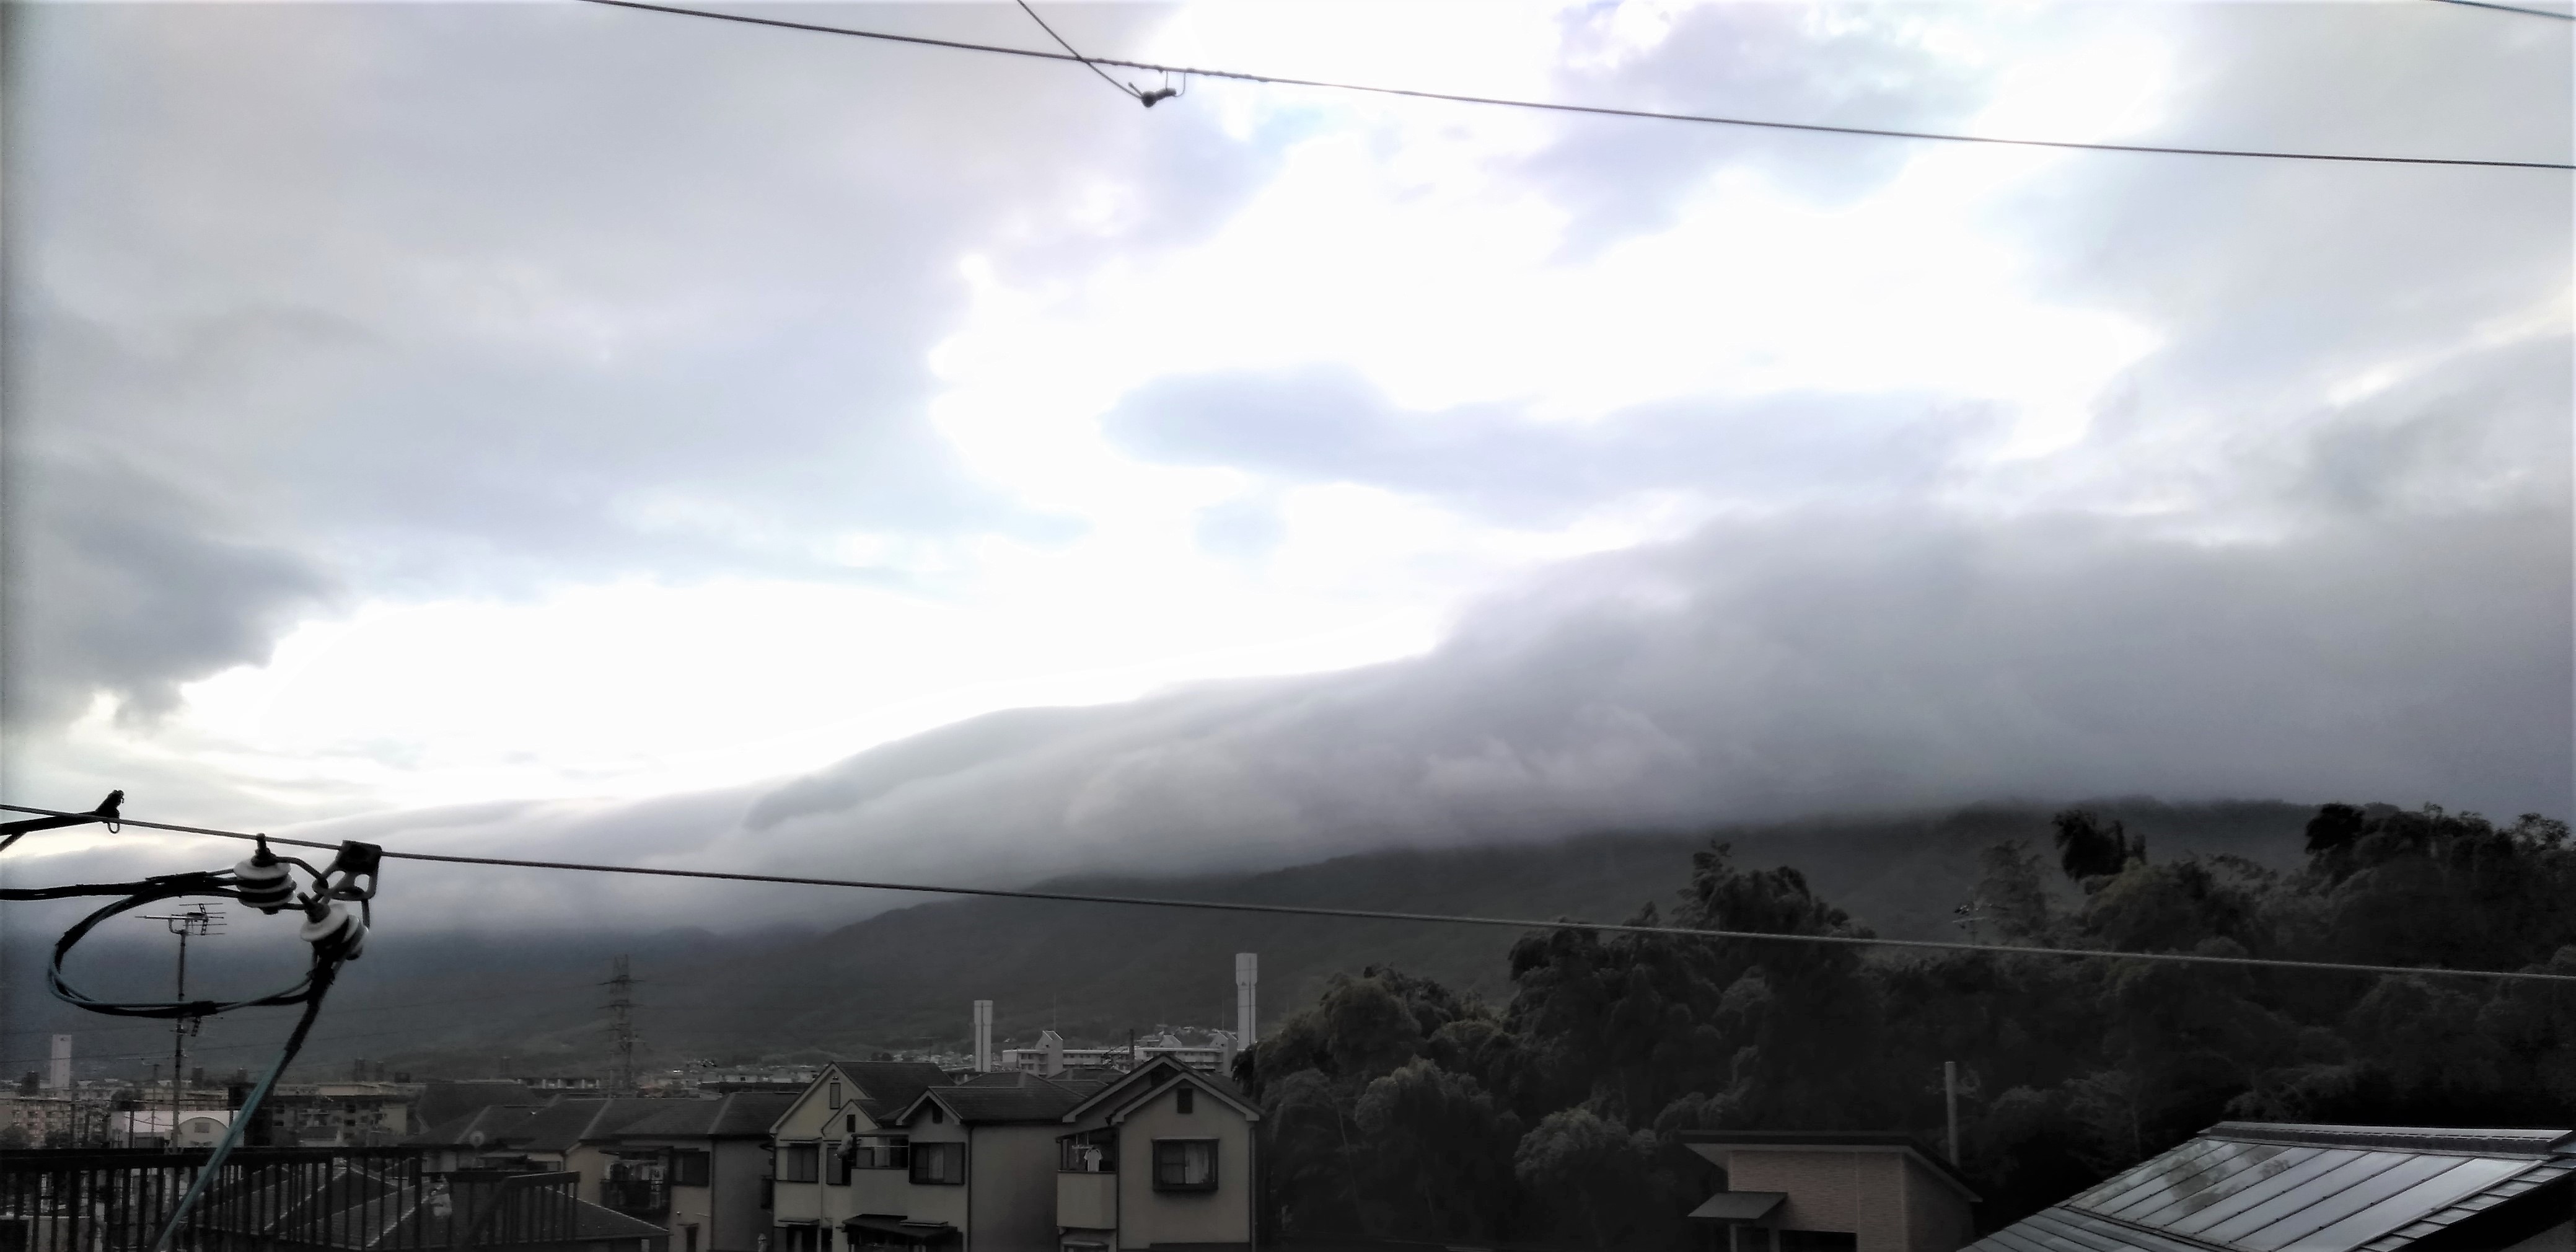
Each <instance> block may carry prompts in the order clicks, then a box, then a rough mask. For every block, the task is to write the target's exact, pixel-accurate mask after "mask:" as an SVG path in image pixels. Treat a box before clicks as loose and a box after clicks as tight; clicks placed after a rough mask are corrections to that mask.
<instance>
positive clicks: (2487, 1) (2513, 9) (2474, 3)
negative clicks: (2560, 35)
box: [2435, 0, 2576, 22]
mask: <svg viewBox="0 0 2576 1252" xmlns="http://www.w3.org/2000/svg"><path fill="white" fill-rule="evenodd" d="M2435 2H2436V3H2439V4H2456V5H2459V6H2460V7H2462V8H2465V9H2493V10H2495V11H2496V12H2498V13H2520V14H2522V15H2524V16H2526V17H2554V18H2557V19H2558V20H2559V21H2562V22H2576V13H2559V12H2556V11H2553V10H2550V9H2526V8H2524V7H2522V6H2521V5H2518V4H2497V3H2495V0H2435Z"/></svg>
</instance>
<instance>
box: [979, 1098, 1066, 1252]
mask: <svg viewBox="0 0 2576 1252" xmlns="http://www.w3.org/2000/svg"><path fill="white" fill-rule="evenodd" d="M1063 1129H1064V1127H1063V1126H1061V1125H1058V1124H1056V1123H1053V1122H1044V1123H1038V1124H1034V1125H1025V1126H1020V1125H999V1126H976V1127H973V1128H972V1129H971V1131H970V1134H971V1135H972V1139H971V1140H970V1141H971V1142H972V1143H973V1145H974V1146H973V1148H972V1149H970V1151H969V1153H968V1158H967V1164H966V1183H967V1190H968V1192H969V1193H970V1198H971V1203H972V1207H971V1208H970V1210H969V1213H970V1215H971V1217H972V1220H973V1225H971V1226H969V1227H968V1228H967V1231H966V1252H1018V1250H1019V1249H1024V1248H1039V1249H1045V1248H1052V1247H1054V1246H1055V1226H1056V1219H1055V1188H1054V1187H1052V1186H1050V1185H1048V1184H1049V1183H1051V1182H1053V1181H1054V1179H1055V1165H1056V1151H1055V1137H1056V1134H1057V1132H1059V1131H1061V1130H1063Z"/></svg>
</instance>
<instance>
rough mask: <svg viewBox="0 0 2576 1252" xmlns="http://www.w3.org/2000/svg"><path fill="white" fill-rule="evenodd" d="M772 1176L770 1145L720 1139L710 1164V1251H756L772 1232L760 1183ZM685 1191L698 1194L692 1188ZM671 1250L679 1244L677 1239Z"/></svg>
mask: <svg viewBox="0 0 2576 1252" xmlns="http://www.w3.org/2000/svg"><path fill="white" fill-rule="evenodd" d="M768 1176H769V1145H768V1144H766V1143H763V1142H761V1141H760V1140H758V1139H719V1140H716V1141H715V1155H714V1157H713V1159H711V1160H709V1161H708V1162H707V1187H706V1191H705V1195H706V1207H705V1209H703V1210H701V1211H703V1212H705V1213H706V1214H707V1227H706V1233H705V1236H704V1237H705V1239H706V1242H705V1243H703V1244H701V1245H700V1246H701V1247H702V1248H704V1249H706V1250H707V1252H756V1249H758V1248H759V1247H760V1240H761V1236H763V1235H766V1234H768V1233H769V1210H767V1209H764V1208H762V1207H760V1188H761V1186H762V1183H761V1180H762V1179H764V1178H766V1177H768ZM685 1190H689V1191H696V1190H698V1188H695V1187H689V1188H685ZM671 1246H672V1248H674V1249H675V1250H676V1249H678V1248H679V1247H680V1246H681V1245H680V1241H679V1238H678V1236H676V1235H675V1236H674V1237H673V1239H672V1243H671Z"/></svg>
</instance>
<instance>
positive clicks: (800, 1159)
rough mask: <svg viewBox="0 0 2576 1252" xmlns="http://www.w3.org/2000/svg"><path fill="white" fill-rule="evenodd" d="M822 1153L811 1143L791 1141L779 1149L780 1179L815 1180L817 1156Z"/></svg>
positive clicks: (794, 1180) (795, 1180) (788, 1180)
mask: <svg viewBox="0 0 2576 1252" xmlns="http://www.w3.org/2000/svg"><path fill="white" fill-rule="evenodd" d="M821 1155H822V1154H821V1153H820V1152H818V1151H817V1150H816V1149H815V1145H813V1144H810V1143H790V1144H785V1145H782V1146H781V1147H780V1148H779V1149H778V1181H780V1182H812V1181H814V1171H815V1166H816V1165H817V1164H818V1162H817V1161H816V1159H815V1158H817V1157H819V1156H821Z"/></svg>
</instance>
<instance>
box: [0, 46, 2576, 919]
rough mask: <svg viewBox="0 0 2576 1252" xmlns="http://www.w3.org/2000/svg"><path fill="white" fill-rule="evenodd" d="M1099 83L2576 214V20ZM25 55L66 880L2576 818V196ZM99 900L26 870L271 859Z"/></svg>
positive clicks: (552, 903) (1014, 865) (1285, 857)
mask: <svg viewBox="0 0 2576 1252" xmlns="http://www.w3.org/2000/svg"><path fill="white" fill-rule="evenodd" d="M741 11H746V12H759V13H763V14H771V15H780V16H786V17H789V18H791V19H794V20H800V21H807V22H822V23H837V24H844V25H854V26H865V27H869V28H873V29H880V30H887V31H896V32H904V33H912V34H919V35H927V36H934V37H941V38H952V39H963V40H973V41H985V42H994V43H1005V44H1010V45H1014V46H1022V47H1043V46H1046V35H1045V33H1044V32H1043V31H1040V30H1038V29H1037V28H1036V26H1035V25H1034V24H1033V23H1032V22H1031V21H1030V20H1029V18H1028V16H1027V15H1026V14H1024V13H1022V12H1021V11H1020V10H1019V9H1018V8H1016V7H1009V6H1001V5H990V4H939V5H926V6H890V5H842V4H824V3H811V4H798V5H774V6H769V7H766V8H758V9H743V10H741ZM1041 12H1043V13H1044V14H1045V15H1046V16H1047V19H1048V21H1049V22H1050V23H1051V24H1053V25H1054V26H1055V28H1056V29H1057V30H1058V31H1059V32H1061V33H1062V34H1063V35H1064V36H1065V37H1066V38H1067V39H1069V40H1071V41H1072V42H1073V43H1074V45H1075V46H1076V47H1079V48H1082V49H1084V50H1085V51H1088V52H1093V53H1096V54H1099V55H1105V56H1118V57H1125V58H1131V59H1140V60H1149V61H1158V62H1168V63H1180V64H1187V65H1202V66H1212V67H1224V68H1234V69H1243V70H1252V71H1258V72H1263V73H1271V74H1280V75H1289V76H1295V77H1302V78H1311V79H1327V80H1341V81H1354V82H1365V83H1377V84H1386V85H1394V86H1404V87H1412V88H1421V89H1428V90H1438V91H1449V92H1460V93H1469V94H1479V95H1494V96H1513V97H1527V98H1539V99H1548V100H1562V101H1575V102H1582V103H1588V104H1599V105H1609V106H1617V107H1625V108H1639V109H1650V110H1667V111H1682V112H1693V113H1714V114H1729V115H1739V116H1749V117H1761V118H1776V119H1782V120H1794V121H1809V122H1824V123H1832V124H1840V125H1855V126H1878V127H1897V128H1906V129H1930V130H1950V131H1960V132H1970V133H1977V134H1990V135H1999V136H2014V137H2034V138H2050V139H2067V140H2080V141H2108V142H2120V143H2143V144H2167V145H2188V146H2205V147H2224V148H2265V149H2295V150H2302V151H2321V152H2347V153H2371V154H2392V155H2440V156H2461V157H2487V158H2500V159H2519V160H2540V161H2566V160H2569V159H2570V151H2571V147H2576V142H2572V141H2571V130H2570V116H2571V105H2576V81H2571V71H2570V65H2571V60H2576V58H2571V56H2570V53H2571V46H2570V44H2571V36H2570V26H2571V24H2570V23H2565V22H2557V21H2549V20H2545V19H2539V18H2530V17H2520V16H2515V15H2512V14H2506V13H2500V12H2496V11H2492V10H2479V9H2473V8H2464V7H2458V6H2449V5H2440V4H2432V3H2410V2H2406V0H2386V2H2381V3H2367V4H2362V3H2350V4H2346V3H2311V4H2285V5H2267V4H2209V3H2171V4H2152V5H2151V4H2117V5H2115V4H2099V3H2079V4H1977V5H1968V4H1934V3H1907V4H1874V5H1813V6H1807V5H1788V4H1771V3H1740V4H1724V5H1679V4H1658V3H1581V4H1543V3H1536V2H1530V3H1520V2H1517V0H1515V2H1513V3H1506V4H1493V3H1473V4H1436V3H1411V2H1407V0H1395V2H1392V3H1377V2H1373V3H1368V4H1334V3H1316V2H1312V0H1306V2H1300V3H1295V4H1261V3H1207V4H1185V5H1179V6H1165V7H1149V6H1144V5H1111V6H1099V5H1046V6H1042V8H1041ZM8 20H9V21H10V22H11V24H12V25H11V27H10V30H9V35H10V46H9V48H8V53H7V55H8V57H9V58H10V62H11V64H10V66H9V69H10V73H9V75H8V79H9V87H8V90H9V99H8V101H7V105H8V108H7V113H8V117H7V122H6V124H7V127H8V131H7V134H6V136H5V139H6V154H7V155H6V159H7V174H8V177H7V179H6V184H7V185H6V187H5V193H4V194H5V195H6V197H7V201H6V205H5V210H6V214H7V218H8V221H9V227H8V230H7V231H6V235H5V240H0V244H5V256H4V257H0V262H5V270H4V271H0V272H4V273H5V281H0V297H5V302H6V308H5V313H6V337H5V340H4V341H0V350H5V361H0V364H5V367H6V368H5V379H0V388H5V390H0V416H5V422H6V426H5V437H6V438H5V444H4V445H0V453H4V454H5V459H0V472H4V473H5V482H0V487H5V493H6V494H5V508H6V517H5V521H6V527H5V531H6V533H5V536H0V542H5V553H0V555H5V560H6V565H5V569H0V573H5V578H0V593H5V595H4V596H0V610H5V626H6V632H5V638H0V704H5V722H6V725H5V730H6V732H7V733H6V741H5V751H0V792H5V793H6V796H7V799H8V801H9V802H14V803H26V804H37V805H45V806H62V807H86V806H88V805H89V804H92V803H95V802H96V800H97V798H98V796H99V795H102V794H104V793H105V792H106V791H107V790H108V789H109V788H111V787H122V788H124V789H126V790H127V791H128V793H129V795H130V797H131V798H130V800H129V802H128V811H129V812H130V813H132V814H133V815H135V816H138V817H148V818H153V819H157V820H170V821H178V822H184V823H189V824H209V825H218V826H236V827H255V828H258V829H264V830H287V829H293V830H297V831H301V832H307V833H311V834H313V835H315V836H317V837H325V838H339V837H369V838H378V839H381V840H383V841H385V842H386V843H388V844H389V845H392V846H399V847H411V848H419V849H424V850H448V851H477V852H486V853H496V854H505V855H519V856H545V857H553V856H574V855H579V856H583V857H593V858H598V859H619V860H625V861H630V862H637V863H651V864H660V865H697V866H714V867H727V868H757V869H760V870H763V871H766V872H789V873H795V872H804V873H825V874H865V875H866V876H870V877H896V876H907V875H908V876H912V877H916V878H922V879H943V880H949V881H961V882H966V881H972V882H979V883H1009V882H1026V881H1030V880H1033V879H1035V878H1040V877H1044V876H1047V875H1050V874H1057V873H1064V872H1072V871H1078V870H1120V871H1134V870H1146V871H1152V870H1159V869H1174V870H1177V869H1205V868H1217V867H1233V866H1266V865H1278V864H1287V863H1294V862H1297V861H1302V860H1311V859H1315V858H1317V857H1321V856H1325V855H1331V854H1335V853H1339V852H1346V851H1354V850H1361V849H1366V848H1374V847H1384V846H1396V845H1442V844H1456V843H1468V842H1480V841H1494V840H1504V839H1520V838H1543V837H1548V836H1551V835H1559V834H1566V833H1573V832H1576V831H1580V830H1586V829H1594V828H1599V827H1603V826H1637V825H1653V826H1676V825H1680V826H1687V825H1694V824H1707V823H1715V822H1724V821H1738V820H1764V819H1769V818H1778V817H1788V816H1796V815H1801V814H1808V813H1819V812H1837V811H1855V810H1877V809H1891V808H1905V807H1911V806H1935V805H1944V804H1957V803H1965V802H1971V801H1976V800H1982V799H1991V798H1998V797H2006V796H2012V797H2029V798H2035V799H2041V800H2075V799H2081V798H2085V797H2091V796H2108V795H2154V796H2159V797H2163V798H2167V799H2175V800H2189V799H2206V798H2222V797H2236V798H2280V799H2287V800H2292V801H2297V802H2318V801H2324V800H2334V799H2343V800H2356V801H2360V800H2379V801H2389V802H2394V803H2401V804H2408V805H2412V804H2418V803H2427V802H2432V803H2441V804H2445V805H2447V806H2450V807H2453V808H2470V809H2477V810H2480V811H2484V812H2488V813H2491V814H2495V815H2498V816H2505V817H2509V816H2511V815H2513V814H2517V813H2522V812H2527V811H2542V812H2547V813H2550V814H2553V815H2557V816H2565V815H2567V813H2568V812H2569V810H2570V808H2571V803H2570V801H2571V799H2576V783H2571V763H2576V718H2571V692H2576V622H2572V621H2571V603H2576V579H2571V573H2570V569H2571V561H2570V558H2571V551H2570V548H2571V544H2570V522H2571V519H2570V499H2571V485H2570V466H2571V457H2576V448H2571V436H2570V429H2571V422H2570V418H2571V413H2570V408H2571V369H2576V365H2571V338H2570V332H2571V299H2570V291H2571V285H2570V262H2571V255H2570V237H2571V211H2576V204H2571V197H2570V177H2569V175H2567V174H2566V173H2564V172H2558V171H2533V170H2511V169H2453V168H2423V167H2406V166H2379V165H2356V164H2341V163H2326V162H2307V161H2265V160H2248V159H2223V158H2208V157H2180V156H2158V155H2143V154H2109V153H2091V152H2068V151H2054V150H2046V149H2034V148H2018V147H1993V146H1977V145H1964V144H1941V143H1928V142H1916V141H1901V140H1888V139H1872V138H1858V137H1847V136H1831V135H1816V134H1799V133H1789V132H1780V131H1764V130H1748V129H1741V128H1732V127H1722V126H1708V125H1693V124H1683V123H1674V122H1661V121H1650V120H1639V119H1627V118H1610V117H1583V116H1572V115H1566V114H1556V113H1540V112H1531V111H1519V110H1509V109H1496V108H1478V107H1472V106H1465V105H1456V104H1446V103H1438V102H1431V101H1422V100H1409V99H1399V98H1391V97H1385V96H1368V95H1356V94H1350V93H1337V92H1329V91H1322V90H1315V89H1304V88H1287V87H1276V86H1262V85H1255V84H1244V83H1233V82H1227V81H1222V80H1215V79H1209V78H1203V77H1189V78H1184V79H1175V80H1171V81H1170V82H1169V83H1168V84H1167V83H1166V81H1165V79H1164V78H1163V77H1162V76H1160V75H1155V74H1139V73H1134V72H1128V71H1119V74H1120V76H1121V77H1123V78H1127V79H1131V80H1133V81H1134V82H1135V85H1137V86H1140V87H1145V88H1152V87H1156V86H1161V85H1170V86H1174V87H1186V94H1185V95H1182V96H1180V97H1179V98H1177V99H1173V100H1169V101H1166V102H1163V103H1161V104H1159V105H1157V106H1156V107H1154V108H1152V109H1141V108H1138V107H1137V105H1136V103H1135V102H1134V101H1133V100H1132V99H1130V98H1128V97H1127V96H1125V95H1123V94H1121V93H1119V92H1117V91H1115V90H1113V89H1112V88H1111V87H1110V86H1109V85H1108V84H1106V83H1103V82H1101V81H1100V80H1099V79H1098V78H1096V77H1094V76H1093V75H1091V74H1088V73H1085V72H1084V71H1083V70H1082V69H1081V68H1080V67H1077V66H1072V65H1063V64H1048V63H1043V62H1034V61H1025V60H1019V59H1014V58H1001V57H990V56H979V55H974V54H969V53H960V52H950V51H941V50H934V49H925V48H920V47H904V46H897V45H888V44H882V43H873V42H868V41H862V40H855V39H845V38H836V37H831V36H825V35H817V34H809V33H799V32H792V31H783V30H776V29H762V28H756V27H750V26H744V25H738V24H731V23H716V22H708V21H700V20H693V19H688V18H682V17H673V16H667V15H662V14H654V13H644V12H637V11H632V10H621V9H615V8H608V7H601V6H594V5H585V4H579V3H570V2H554V0H528V2H524V3H508V2H503V3H445V4H357V3H327V2H325V3H282V4H247V3H244V4H205V3H182V4H149V3H84V4H72V3H46V4H38V5H30V6H13V7H12V9H11V10H10V11H9V14H8ZM42 838H43V839H45V840H46V842H44V843H43V844H42V845H41V846H39V845H36V844H33V843H31V844H28V845H22V847H23V848H24V849H25V851H26V852H27V853H30V854H32V855H31V856H30V857H29V859H26V860H24V861H22V862H21V863H20V865H19V866H18V867H17V869H18V871H19V872H21V873H36V872H38V870H39V868H40V867H42V866H44V865H45V864H46V863H47V862H48V861H49V860H51V861H53V862H54V864H55V865H56V867H57V869H59V870H61V871H62V872H70V871H71V870H72V869H75V868H78V867H80V866H86V865H90V864H92V863H94V862H104V861H113V860H117V859H118V858H120V857H128V858H130V857H142V858H146V859H151V858H159V861H156V863H160V862H161V861H166V862H168V863H172V864H178V863H191V864H193V863H194V860H195V859H203V858H204V857H205V856H206V855H207V852H206V850H205V847H204V845H202V844H188V843H185V842H183V841H177V840H172V841H167V842H162V841H154V840H139V839H138V838H137V837H136V836H135V835H133V834H131V833H128V834H125V835H119V836H114V837H112V838H111V837H98V836H79V835H68V836H45V837H42ZM223 855H227V856H228V855H230V853H229V851H226V852H224V853H223ZM192 858H193V859H192ZM52 872H54V871H44V873H45V874H46V876H50V875H51V873H52ZM424 879H425V881H424V883H423V887H422V889H423V890H424V891H429V892H433V893H435V894H436V895H437V898H438V899H440V900H441V901H442V902H443V903H442V905H441V907H442V908H444V909H446V910H448V911H449V912H450V913H451V914H454V915H457V916H481V915H490V916H494V917H502V916H513V917H525V916H530V915H534V914H537V913H544V914H546V915H548V916H575V917H591V918H597V917H605V916H614V915H617V913H618V912H619V910H621V909H628V908H632V907H635V906H637V905H638V904H639V903H641V904H650V905H653V906H655V907H666V908H676V909H679V910H681V911H683V912H687V911H690V910H693V909H697V908H699V907H701V906H700V905H699V904H698V903H697V902H698V901H699V900H700V898H701V897H699V896H694V895H689V894H686V893H680V892H676V891H671V890H667V889H658V888H652V887H649V886H648V887H627V886H606V885H602V886H599V887H598V888H597V889H596V890H595V891H592V892H590V893H589V894H585V895H582V896H581V899H580V901H579V902H577V903H574V904H569V905H567V904H562V903H560V902H559V897H560V896H561V894H562V893H563V891H564V889H565V884H564V883H563V882H561V881H559V880H557V881H522V880H518V879H512V880H510V881H507V882H496V881H494V880H493V879H492V878H491V877H490V876H484V877H480V878H478V877H475V876H473V875H471V874H464V873H456V874H447V875H444V876H441V875H434V874H427V873H426V872H424ZM657 892H658V894H657ZM742 899H745V900H750V901H753V903H751V904H748V905H736V906H728V907H727V908H725V909H722V910H718V914H719V915H720V916H722V917H724V918H726V919H728V920H735V921H744V920H748V919H756V918H773V917H778V916H793V915H801V914H803V913H811V914H816V915H820V914H821V913H825V912H829V911H832V910H846V909H847V908H848V907H849V903H848V901H847V900H844V899H838V898H835V899H832V900H825V899H822V898H820V897H817V896H814V895H812V894H811V893H808V894H806V895H801V896H795V895H778V894H772V895H756V896H745V897H742ZM704 907H706V908H709V909H714V908H715V906H712V905H708V906H704Z"/></svg>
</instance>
